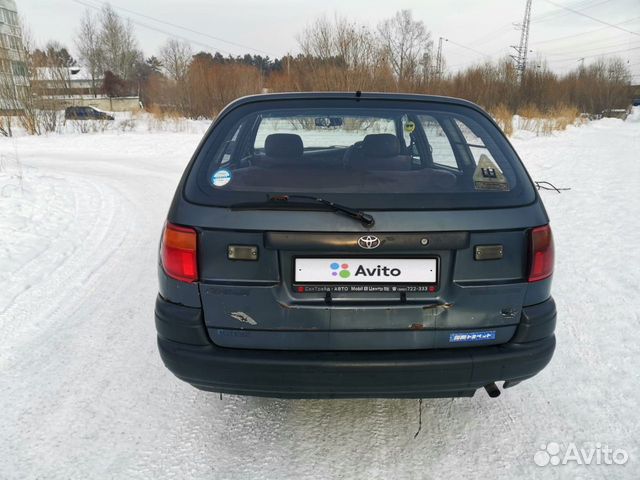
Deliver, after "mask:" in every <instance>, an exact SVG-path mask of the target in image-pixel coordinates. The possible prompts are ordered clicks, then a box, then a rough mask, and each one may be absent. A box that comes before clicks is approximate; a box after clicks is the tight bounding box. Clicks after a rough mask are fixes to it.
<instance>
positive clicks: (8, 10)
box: [0, 0, 29, 111]
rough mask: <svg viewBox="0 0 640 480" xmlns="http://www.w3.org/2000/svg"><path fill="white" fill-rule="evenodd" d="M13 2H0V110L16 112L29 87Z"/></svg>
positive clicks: (16, 13)
mask: <svg viewBox="0 0 640 480" xmlns="http://www.w3.org/2000/svg"><path fill="white" fill-rule="evenodd" d="M28 82H29V81H28V78H27V71H26V67H25V63H24V52H23V51H22V32H21V30H20V22H19V21H18V8H17V6H16V2H15V1H14V0H0V110H5V111H6V110H18V109H20V108H21V102H20V100H19V99H20V98H24V95H25V94H26V91H27V87H28V85H29V83H28Z"/></svg>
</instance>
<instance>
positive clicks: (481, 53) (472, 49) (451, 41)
mask: <svg viewBox="0 0 640 480" xmlns="http://www.w3.org/2000/svg"><path fill="white" fill-rule="evenodd" d="M445 40H446V41H447V42H448V43H451V44H453V45H455V46H456V47H460V48H464V49H465V50H469V51H470V52H473V53H477V54H478V55H482V56H483V57H487V58H491V55H487V54H486V53H483V52H481V51H479V50H476V49H475V48H471V47H467V46H466V45H462V44H460V43H456V42H454V41H453V40H449V39H445Z"/></svg>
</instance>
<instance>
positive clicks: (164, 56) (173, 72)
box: [160, 38, 193, 82]
mask: <svg viewBox="0 0 640 480" xmlns="http://www.w3.org/2000/svg"><path fill="white" fill-rule="evenodd" d="M192 56H193V51H192V50H191V45H189V43H188V42H184V41H183V42H181V41H179V40H175V39H173V38H172V39H169V40H167V43H165V44H164V46H163V47H162V48H161V49H160V59H161V60H162V66H163V67H164V70H165V72H166V73H167V76H168V77H169V78H172V79H173V80H175V81H176V82H181V81H183V80H184V79H185V78H186V76H187V73H188V72H189V64H190V63H191V57H192Z"/></svg>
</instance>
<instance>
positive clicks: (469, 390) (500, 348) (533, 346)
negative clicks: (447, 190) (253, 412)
mask: <svg viewBox="0 0 640 480" xmlns="http://www.w3.org/2000/svg"><path fill="white" fill-rule="evenodd" d="M555 320H556V309H555V304H554V302H553V300H552V299H549V300H547V301H546V302H544V303H542V304H539V305H535V306H533V307H529V308H526V309H525V310H524V313H523V317H522V320H521V323H520V325H519V327H518V329H517V330H516V333H515V334H514V337H513V338H512V339H511V341H510V342H508V343H505V344H502V345H497V346H486V347H470V348H456V349H437V350H410V351H355V352H354V351H278V350H242V349H231V348H223V347H218V346H216V345H214V344H212V343H211V342H210V340H209V339H208V336H207V333H206V330H205V328H204V322H203V320H202V316H201V313H200V310H199V309H195V308H189V307H183V306H179V305H175V304H172V303H169V302H167V301H165V300H163V299H162V298H161V297H158V303H157V305H156V327H157V330H158V347H159V350H160V356H161V357H162V360H163V362H164V364H165V365H166V366H167V368H168V369H169V370H171V371H172V372H173V373H174V374H175V375H176V376H177V377H178V378H180V379H182V380H184V381H186V382H188V383H190V384H192V385H194V386H196V387H198V388H201V389H204V390H211V391H215V392H222V393H230V394H241V395H254V396H266V397H286V398H358V397H378V398H383V397H393V398H401V397H402V398H429V397H458V396H471V395H473V394H474V392H475V390H477V389H478V388H481V387H483V386H484V385H487V384H489V383H491V382H495V381H501V380H505V381H509V382H510V384H515V383H517V382H519V381H521V380H524V379H527V378H530V377H532V376H533V375H535V374H536V373H538V372H539V371H540V370H542V369H543V368H544V367H545V366H546V365H547V364H548V363H549V361H550V360H551V357H552V356H553V352H554V349H555V336H554V333H553V332H554V330H555Z"/></svg>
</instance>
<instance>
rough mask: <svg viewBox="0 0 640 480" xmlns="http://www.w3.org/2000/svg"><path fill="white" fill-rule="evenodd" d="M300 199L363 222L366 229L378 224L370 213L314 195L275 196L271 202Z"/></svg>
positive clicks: (271, 198)
mask: <svg viewBox="0 0 640 480" xmlns="http://www.w3.org/2000/svg"><path fill="white" fill-rule="evenodd" d="M292 198H299V199H301V200H312V201H314V202H316V203H320V204H322V205H325V206H327V207H328V208H330V209H331V210H333V211H334V212H336V213H341V214H343V215H345V216H347V217H349V218H353V219H355V220H358V221H360V222H362V224H363V225H364V226H366V227H373V226H374V225H375V223H376V221H375V219H374V218H373V217H372V216H371V215H369V214H368V213H364V212H363V211H362V210H358V209H356V208H351V207H347V206H346V205H342V204H341V203H336V202H332V201H330V200H326V199H324V198H322V197H316V196H314V195H274V196H273V197H270V198H269V200H270V201H272V202H288V201H289V199H292Z"/></svg>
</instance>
